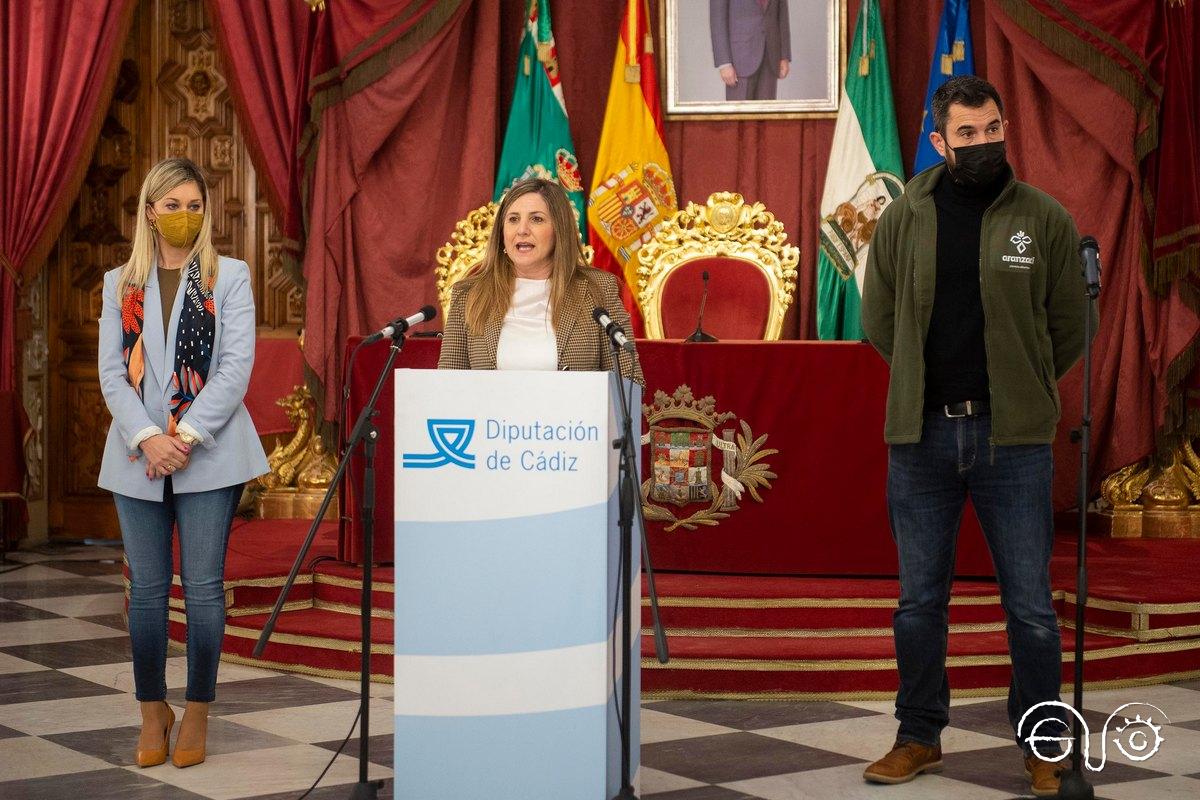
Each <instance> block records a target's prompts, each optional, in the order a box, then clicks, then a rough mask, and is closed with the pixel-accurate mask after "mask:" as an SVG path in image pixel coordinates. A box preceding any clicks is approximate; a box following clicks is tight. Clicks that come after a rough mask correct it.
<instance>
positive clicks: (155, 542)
mask: <svg viewBox="0 0 1200 800" xmlns="http://www.w3.org/2000/svg"><path fill="white" fill-rule="evenodd" d="M163 480H165V481H166V487H165V489H164V492H163V500H162V502H161V503H158V502H154V501H152V500H138V499H135V498H132V497H126V496H125V495H120V494H114V495H113V499H114V500H115V501H116V504H117V516H118V517H119V518H120V521H121V539H122V541H123V542H124V543H125V559H126V560H127V561H128V562H129V574H130V589H129V639H130V641H131V643H132V646H133V682H134V687H135V689H136V694H137V699H138V700H141V701H143V702H147V701H152V700H165V699H166V697H167V680H166V662H167V596H168V593H169V592H170V590H171V574H172V565H171V535H172V532H173V529H174V527H175V525H176V524H178V525H179V562H180V572H181V573H182V574H181V576H180V577H181V578H182V580H183V598H184V604H185V606H186V613H187V665H188V679H187V700H188V701H189V702H195V703H211V702H212V701H213V700H214V699H215V698H216V692H217V664H218V662H219V661H220V658H221V640H222V638H223V637H224V635H225V547H226V545H227V544H228V543H229V528H230V525H231V524H232V523H233V515H234V512H235V511H237V506H238V501H239V500H240V499H241V496H242V485H241V484H236V485H234V486H226V487H225V488H223V489H213V490H212V491H209V492H194V493H193V492H188V493H183V494H175V493H174V491H173V489H172V486H171V479H170V478H169V477H167V478H163Z"/></svg>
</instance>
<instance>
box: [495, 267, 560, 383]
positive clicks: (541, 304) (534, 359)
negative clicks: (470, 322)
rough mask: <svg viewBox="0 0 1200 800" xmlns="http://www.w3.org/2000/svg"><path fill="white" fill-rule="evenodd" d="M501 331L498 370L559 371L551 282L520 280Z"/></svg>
mask: <svg viewBox="0 0 1200 800" xmlns="http://www.w3.org/2000/svg"><path fill="white" fill-rule="evenodd" d="M516 280H517V286H516V289H515V290H514V291H513V299H512V305H511V306H509V309H508V313H507V314H506V315H505V316H504V325H503V327H501V329H500V344H499V345H498V346H497V347H496V369H524V370H555V369H558V341H557V340H556V339H555V338H554V322H553V321H552V320H551V318H550V281H549V280H548V279H547V280H532V279H529V278H517V279H516Z"/></svg>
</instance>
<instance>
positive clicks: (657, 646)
mask: <svg viewBox="0 0 1200 800" xmlns="http://www.w3.org/2000/svg"><path fill="white" fill-rule="evenodd" d="M605 338H607V339H609V344H610V345H611V346H612V351H613V354H612V362H613V372H612V374H613V377H614V385H615V388H616V390H617V394H618V395H620V397H621V436H620V438H618V439H614V440H613V443H612V446H613V449H614V450H620V451H621V466H620V477H619V478H618V487H617V491H618V493H619V494H618V497H619V514H618V522H617V526H618V528H619V530H620V532H621V542H620V549H621V552H620V555H619V558H620V559H621V566H620V567H619V568H618V570H617V571H618V573H620V575H621V585H620V586H619V587H618V588H617V591H618V592H619V593H620V597H619V598H618V602H619V603H620V605H621V607H622V608H623V609H624V613H623V614H622V615H621V639H620V642H621V644H620V647H621V704H620V707H621V708H622V709H623V713H622V714H620V715H618V716H619V718H620V723H621V788H620V790H619V791H618V792H617V794H616V795H614V799H613V800H638V796H637V794H636V793H634V791H633V783H632V780H633V776H632V775H631V774H630V766H631V763H630V762H631V761H632V757H631V754H632V748H633V742H632V738H633V727H632V726H633V715H634V713H635V712H636V711H637V709H635V708H631V706H632V704H633V681H632V679H631V678H632V675H633V645H632V644H631V640H632V639H633V615H634V613H635V612H636V613H637V615H638V627H639V629H640V627H641V608H640V607H639V608H637V609H633V608H630V607H629V606H630V603H631V602H632V600H631V598H630V595H631V593H632V592H633V521H634V518H635V517H636V519H637V520H638V525H639V527H640V529H641V534H642V566H643V568H644V569H645V571H646V586H647V589H648V590H649V594H650V614H651V619H652V620H653V622H654V652H655V655H656V656H657V657H658V660H659V663H662V664H666V663H667V661H668V660H670V655H669V653H668V651H667V635H666V632H665V631H664V630H663V626H662V620H661V619H660V618H659V613H658V592H656V591H655V588H654V568H653V566H651V564H650V548H649V546H648V544H647V542H646V520H645V518H644V517H643V516H642V508H641V506H642V504H641V502H640V497H641V493H640V491H639V489H638V468H637V455H636V452H637V451H636V450H635V442H637V441H638V440H636V439H634V438H633V414H632V412H631V409H630V407H629V405H630V404H629V399H628V398H627V397H626V396H625V385H624V383H622V380H621V362H620V354H621V348H620V347H618V346H617V343H616V342H615V341H612V338H611V337H605ZM630 358H632V356H630ZM638 650H639V653H640V650H641V648H640V641H639V647H638Z"/></svg>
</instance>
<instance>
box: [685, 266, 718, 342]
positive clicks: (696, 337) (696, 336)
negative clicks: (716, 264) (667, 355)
mask: <svg viewBox="0 0 1200 800" xmlns="http://www.w3.org/2000/svg"><path fill="white" fill-rule="evenodd" d="M700 277H701V278H702V279H704V293H703V294H702V295H700V316H699V317H697V318H696V330H695V331H693V332H692V335H691V336H689V337H687V338H686V339H684V341H685V342H715V341H717V337H715V336H710V335H709V334H707V333H705V332H704V306H705V304H706V303H707V302H708V270H704V272H701V273H700Z"/></svg>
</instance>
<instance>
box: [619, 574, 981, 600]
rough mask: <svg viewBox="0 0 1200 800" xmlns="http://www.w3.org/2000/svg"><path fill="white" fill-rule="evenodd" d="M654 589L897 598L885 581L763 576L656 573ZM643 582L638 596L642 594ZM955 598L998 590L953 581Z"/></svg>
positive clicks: (662, 593)
mask: <svg viewBox="0 0 1200 800" xmlns="http://www.w3.org/2000/svg"><path fill="white" fill-rule="evenodd" d="M654 577H655V587H656V588H657V589H658V594H659V597H723V598H737V597H743V598H753V599H756V600H758V599H778V598H805V599H811V600H818V599H826V600H835V601H838V602H841V601H853V600H856V599H860V598H861V599H872V600H879V599H882V600H895V599H896V598H897V597H899V595H900V583H899V581H897V580H895V579H889V578H855V577H843V578H811V577H796V576H783V577H780V576H763V575H706V574H694V573H678V572H656V573H655V574H654ZM646 591H647V589H646V585H645V582H643V585H642V594H643V596H644V595H645V594H646ZM952 594H953V595H954V596H955V597H992V596H997V595H998V591H997V589H996V584H995V582H994V581H984V580H980V581H955V582H954V586H953V591H952Z"/></svg>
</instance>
